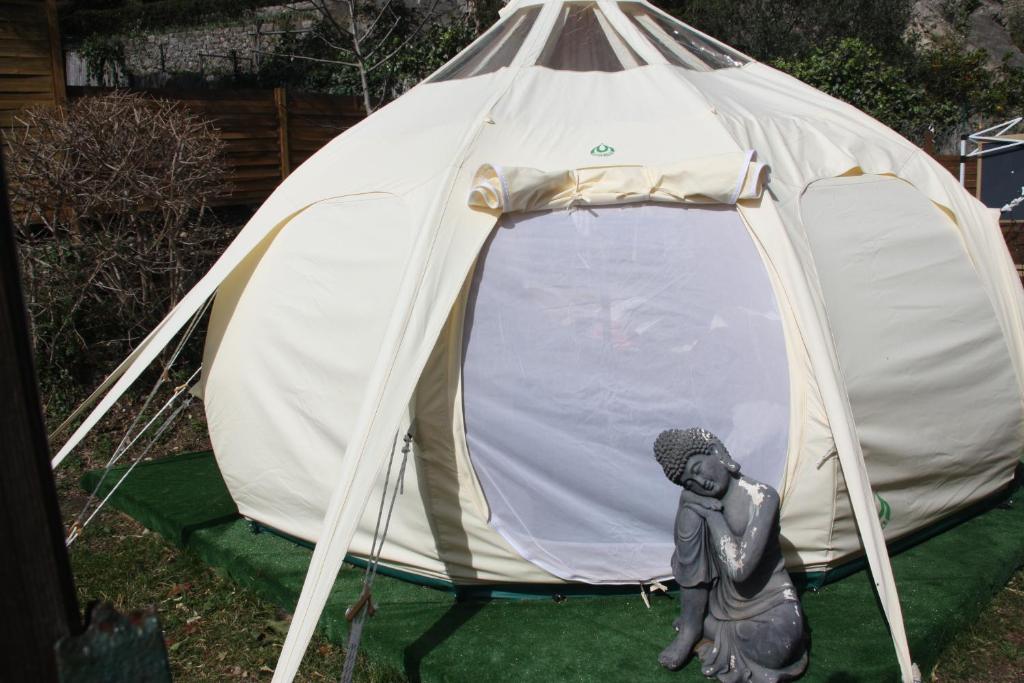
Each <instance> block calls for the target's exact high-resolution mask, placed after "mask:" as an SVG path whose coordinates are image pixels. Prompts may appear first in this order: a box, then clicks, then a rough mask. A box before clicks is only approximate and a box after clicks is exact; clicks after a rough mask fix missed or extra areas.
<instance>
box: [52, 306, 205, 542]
mask: <svg viewBox="0 0 1024 683" xmlns="http://www.w3.org/2000/svg"><path fill="white" fill-rule="evenodd" d="M212 302H213V297H212V296H210V297H207V299H206V301H205V302H204V303H203V305H202V306H200V307H199V310H197V311H196V312H195V313H194V314H193V315H192V317H191V318H190V319H189V322H188V325H187V326H186V328H185V331H184V332H183V333H182V335H181V338H180V339H179V340H178V344H177V346H175V347H174V351H173V352H172V353H171V355H170V356H169V357H168V359H167V361H166V362H165V363H164V365H163V367H162V368H161V369H160V375H159V376H158V377H157V379H156V382H154V383H153V388H152V389H150V391H149V394H148V395H147V396H146V400H145V401H143V403H142V407H141V408H140V409H139V411H138V412H137V413H136V414H135V417H134V418H133V419H132V421H131V424H129V425H128V428H127V429H125V432H124V435H123V436H122V437H121V441H120V443H118V445H117V448H115V449H114V451H113V453H112V454H111V456H110V458H109V459H108V460H107V463H106V465H105V466H104V467H103V474H102V475H101V476H100V480H99V482H98V483H97V484H96V487H95V488H94V489H93V490H92V491H91V492H90V493H89V497H88V498H87V499H86V501H85V504H84V505H83V506H82V510H81V511H80V512H79V513H78V515H77V516H76V517H75V521H74V522H72V524H71V531H70V532H69V533H68V536H67V538H66V539H65V544H67V545H68V546H70V545H71V544H72V543H74V542H75V539H77V538H78V537H79V536H80V535H81V532H82V531H83V530H84V529H85V527H86V526H87V525H88V523H89V522H90V521H92V519H93V518H94V517H95V516H96V513H97V512H99V510H100V508H102V507H103V505H104V504H105V503H106V502H107V500H109V498H110V495H109V494H108V496H107V497H106V498H104V499H103V501H102V502H101V503H100V504H99V506H98V507H97V508H96V510H95V511H94V512H93V513H92V515H90V516H89V518H88V519H85V516H86V515H87V514H88V512H89V506H90V505H92V503H93V501H95V500H96V497H97V494H98V493H99V490H100V487H102V486H103V482H105V481H106V479H107V476H108V475H109V474H110V471H111V469H112V468H113V467H114V465H116V464H117V462H118V461H119V460H120V459H121V458H122V457H123V456H124V454H125V453H127V452H128V450H129V449H131V447H132V446H134V445H135V443H136V442H137V441H138V440H139V439H140V438H142V436H143V435H144V434H145V433H146V432H147V431H148V430H149V428H150V427H152V426H153V424H154V423H155V422H156V421H157V419H159V418H160V416H161V415H163V414H164V412H165V411H166V410H167V409H168V408H170V406H171V405H172V404H173V403H174V402H175V401H177V400H178V399H179V398H181V396H182V395H183V394H184V393H185V389H188V388H189V387H190V386H191V384H192V382H193V381H194V380H195V378H196V376H197V375H199V373H200V372H201V371H202V366H200V367H199V368H198V369H197V370H196V371H195V372H193V373H192V375H191V376H190V377H189V378H188V379H187V380H186V381H185V383H184V384H182V385H180V386H178V387H177V388H175V390H174V393H173V394H171V397H170V398H169V399H168V400H167V401H166V402H165V403H164V404H163V406H161V407H160V409H159V410H158V411H157V412H156V414H155V415H153V417H152V418H150V420H149V421H148V422H147V423H146V424H145V426H143V427H142V429H140V430H139V431H138V432H137V433H135V436H132V432H133V431H134V430H135V428H136V427H138V425H139V423H140V422H141V421H142V419H143V416H144V415H145V414H146V411H147V410H148V409H149V406H150V404H151V403H152V402H153V399H154V398H155V397H156V395H157V392H158V391H159V390H160V387H162V386H163V385H164V383H165V382H167V380H168V379H170V371H171V368H172V367H173V366H174V363H175V362H176V361H177V360H178V357H179V356H180V355H181V352H182V351H183V350H184V349H185V345H186V344H187V343H188V340H189V339H190V338H191V337H192V334H193V333H194V332H195V331H196V328H197V327H198V326H199V321H200V320H202V318H203V316H204V315H206V311H207V310H209V308H210V304H211V303H212ZM191 402H192V400H191V398H189V400H188V401H186V403H185V405H188V404H191ZM178 412H180V409H179V410H178V411H176V412H175V413H173V414H172V415H171V417H169V418H168V419H167V420H166V421H165V422H164V424H163V426H161V427H160V428H159V429H158V430H157V436H156V437H154V439H153V440H151V441H150V444H149V446H147V448H146V451H145V452H146V453H148V452H149V449H150V448H152V447H153V444H155V443H156V438H159V436H161V435H163V433H164V431H166V428H167V426H168V424H169V423H170V422H171V421H173V420H174V419H175V418H176V417H177V415H178ZM141 457H142V456H140V458H141ZM138 462H139V460H138V459H137V460H136V461H135V463H134V464H133V465H132V466H131V467H130V468H129V469H128V472H131V470H132V469H134V468H135V465H136V464H138ZM128 472H125V473H124V475H123V476H122V477H121V479H120V480H119V481H118V483H117V484H116V485H115V486H114V489H113V490H116V489H117V487H119V486H120V485H121V482H122V481H124V479H125V478H126V477H127V476H128ZM113 490H112V491H111V493H112V492H113ZM83 520H84V522H83Z"/></svg>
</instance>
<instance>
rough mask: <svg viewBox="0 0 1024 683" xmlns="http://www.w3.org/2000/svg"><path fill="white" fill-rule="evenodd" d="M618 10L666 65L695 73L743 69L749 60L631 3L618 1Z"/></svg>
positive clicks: (684, 26)
mask: <svg viewBox="0 0 1024 683" xmlns="http://www.w3.org/2000/svg"><path fill="white" fill-rule="evenodd" d="M619 8H620V9H621V10H622V12H623V13H624V14H625V15H626V16H627V17H629V20H630V21H632V22H633V24H635V25H636V27H637V28H638V29H639V30H640V32H641V33H642V34H643V35H644V37H646V38H647V39H648V40H649V41H650V42H651V43H652V44H653V45H654V47H656V48H657V49H658V51H659V52H661V54H662V55H663V56H664V57H665V59H666V60H668V62H669V64H674V65H676V66H681V67H684V68H687V69H693V70H695V71H709V70H712V69H727V68H730V67H736V66H743V65H744V64H746V63H747V62H748V61H749V60H748V59H747V58H746V57H744V56H743V55H741V54H740V53H738V52H736V51H734V50H730V49H728V48H727V47H725V46H724V45H720V44H718V43H716V42H714V41H712V40H710V39H708V38H706V37H705V36H703V35H701V34H700V33H698V32H697V31H694V30H693V29H692V28H690V27H688V26H686V25H685V24H681V23H679V22H677V21H673V20H672V19H669V18H668V17H666V16H663V15H661V14H657V13H655V12H651V11H650V10H648V9H647V8H646V7H644V6H643V5H640V4H638V3H635V2H621V3H619Z"/></svg>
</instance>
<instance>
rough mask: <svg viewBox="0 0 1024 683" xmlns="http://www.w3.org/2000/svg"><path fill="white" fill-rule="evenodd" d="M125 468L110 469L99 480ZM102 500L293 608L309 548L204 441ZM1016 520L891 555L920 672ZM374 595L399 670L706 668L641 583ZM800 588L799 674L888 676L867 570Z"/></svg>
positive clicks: (544, 676)
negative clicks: (551, 595)
mask: <svg viewBox="0 0 1024 683" xmlns="http://www.w3.org/2000/svg"><path fill="white" fill-rule="evenodd" d="M122 473H123V470H115V471H114V472H113V476H109V477H108V478H107V482H105V483H104V487H105V488H106V487H109V486H112V485H113V484H115V483H116V482H117V480H118V479H119V477H120V476H121V474H122ZM99 475H100V473H99V472H92V473H88V474H86V476H85V478H84V483H85V484H86V486H88V485H90V484H91V485H93V486H95V484H96V482H97V481H98V480H99ZM107 490H109V488H107ZM111 505H112V506H114V507H116V508H118V509H120V510H121V511H123V512H126V513H128V514H129V515H131V516H133V517H135V518H136V519H138V520H139V521H140V522H142V523H143V524H145V525H146V526H147V527H149V528H151V529H153V530H154V531H157V532H158V533H160V534H162V535H163V536H164V537H166V538H167V539H169V540H170V541H172V542H173V543H175V544H177V545H180V546H183V547H184V548H186V549H187V551H188V552H191V553H194V554H195V555H197V556H198V557H200V558H201V559H202V560H204V561H205V562H207V563H209V564H210V565H212V566H214V567H216V568H217V569H218V570H219V571H220V572H221V573H223V574H226V575H227V576H228V577H229V578H231V579H233V580H234V581H235V582H237V583H238V584H240V585H241V586H243V587H245V588H248V589H250V590H252V591H254V592H255V593H257V594H258V595H260V596H261V597H262V598H264V599H266V600H268V601H271V602H273V603H275V604H277V605H280V606H282V607H284V608H285V609H291V608H292V607H294V605H295V601H296V599H297V597H298V594H299V590H300V589H301V587H302V581H303V578H304V577H305V573H306V568H307V566H308V564H309V558H310V554H311V553H310V551H309V550H308V549H307V548H304V547H302V546H299V545H297V544H295V543H292V542H290V541H287V540H285V539H282V538H280V537H278V536H276V535H274V534H270V533H261V534H253V533H252V531H251V529H250V526H249V524H248V523H247V522H246V521H245V520H243V519H241V518H240V517H239V516H238V514H237V511H236V509H235V505H234V502H233V501H232V500H231V497H230V496H229V494H228V492H227V488H226V487H225V486H224V482H223V479H222V478H221V476H220V471H219V470H218V469H217V465H216V462H215V461H214V459H213V456H212V455H211V454H209V453H194V454H186V455H181V456H173V457H170V458H165V459H161V460H156V461H152V462H147V463H143V464H141V465H139V466H138V467H137V468H136V470H135V472H134V473H133V474H132V476H131V478H130V479H128V481H126V482H125V484H124V485H123V486H122V487H121V488H120V489H119V490H118V492H117V494H115V495H114V497H113V498H112V499H111ZM1022 529H1024V499H1022V498H1021V496H1016V497H1015V498H1014V500H1013V502H1012V503H1009V504H1007V505H1004V506H1002V507H998V506H997V507H996V509H993V510H990V511H989V512H988V513H986V514H982V515H978V516H976V517H974V518H973V519H970V520H967V521H966V522H964V523H963V524H961V525H960V526H958V527H957V528H954V529H951V530H950V531H949V532H947V533H944V534H941V535H938V536H935V537H933V538H931V539H930V540H928V541H927V542H924V543H919V544H918V545H916V546H915V547H913V548H911V549H909V550H907V551H906V552H903V553H901V554H900V555H898V556H896V557H895V558H894V562H893V564H894V569H895V572H896V575H897V577H898V579H899V581H900V585H901V587H902V588H903V589H904V590H903V591H902V596H903V597H902V602H903V604H904V608H905V612H906V616H907V621H908V625H909V626H911V634H912V635H911V647H912V648H913V651H914V653H915V657H916V659H917V661H918V662H919V663H920V664H921V668H922V670H923V671H924V672H925V674H926V675H928V673H929V671H930V669H931V668H932V667H933V666H934V664H935V662H936V660H937V659H938V656H939V654H940V653H941V652H942V649H943V648H944V647H946V646H947V645H948V644H949V643H950V642H952V640H953V639H954V638H955V637H956V636H957V634H958V633H960V632H961V631H962V630H963V629H965V628H966V627H967V626H968V625H970V623H972V621H973V620H974V619H975V618H976V616H977V615H978V613H979V612H980V610H981V609H982V608H983V607H984V605H985V604H987V602H988V600H989V599H990V598H991V596H992V594H993V593H994V592H995V591H996V590H998V588H999V587H1000V586H1002V585H1004V584H1005V582H1006V581H1007V580H1008V579H1009V578H1010V576H1012V574H1013V572H1014V571H1016V569H1017V568H1018V567H1020V566H1021V565H1022V564H1024V534H1022V533H1021V530H1022ZM362 576H363V571H362V570H361V569H358V568H356V567H353V566H351V565H345V566H344V567H343V568H342V570H341V572H340V573H339V576H338V580H337V583H336V584H335V589H334V591H333V593H332V597H331V599H330V600H329V602H328V606H327V609H326V610H325V611H324V615H323V619H322V620H321V622H320V629H321V631H322V632H323V633H325V634H326V636H327V638H328V639H330V640H332V641H334V642H337V643H344V642H345V637H346V634H347V625H346V622H345V620H344V617H343V613H344V609H345V607H346V606H347V603H348V601H350V600H351V597H352V596H354V595H356V594H357V593H358V587H359V584H360V582H361V581H362ZM374 595H375V599H376V601H377V603H378V605H379V606H380V611H379V612H378V613H377V615H376V616H375V617H374V618H373V619H371V620H370V621H369V622H368V624H367V630H366V632H365V636H364V639H363V651H364V652H365V653H366V656H367V657H368V658H369V659H370V660H372V662H373V663H374V665H375V666H377V667H379V668H380V669H381V670H387V671H393V672H394V673H395V674H397V675H399V676H403V677H405V678H407V679H410V680H420V681H424V682H429V681H439V680H448V681H459V680H466V681H469V680H475V679H476V678H477V677H478V672H479V671H481V670H483V669H484V668H485V667H486V668H487V669H488V670H489V671H492V672H496V673H495V680H499V681H505V680H508V681H512V680H516V681H528V682H533V681H536V682H540V681H549V680H569V679H572V680H609V679H615V678H616V677H620V676H621V672H622V671H624V670H629V671H631V672H632V674H634V675H631V678H632V679H633V680H637V681H661V680H664V681H666V683H667V682H668V681H669V680H671V681H674V682H675V683H691V682H694V683H695V682H696V681H701V680H705V679H704V678H703V677H702V676H701V674H700V671H699V669H697V668H693V667H690V668H689V669H687V670H684V671H682V672H680V673H677V674H674V673H670V672H667V671H664V670H663V669H661V667H659V666H658V663H657V653H658V652H659V651H660V649H661V647H663V646H664V644H665V643H666V642H668V640H669V639H671V630H672V629H671V623H672V618H673V616H674V615H675V614H676V613H677V612H678V602H677V600H676V599H675V598H670V597H668V596H664V595H655V596H652V598H651V607H650V609H648V608H647V607H646V606H645V605H644V603H643V602H642V601H641V599H640V596H639V595H638V591H637V592H634V593H633V595H632V596H628V595H627V596H599V597H594V598H589V599H586V600H566V601H563V602H561V603H556V602H554V601H552V600H487V599H478V600H470V599H462V598H460V597H456V596H452V595H451V594H449V593H447V592H444V591H439V590H427V589H425V588H423V587H422V586H417V585H413V584H410V583H408V582H405V581H399V580H395V579H392V578H390V577H387V576H381V577H378V579H377V582H376V583H375V585H374ZM801 600H802V602H803V604H804V608H805V611H806V613H807V618H808V623H809V625H810V628H811V629H812V638H813V644H812V651H811V665H810V669H809V670H808V673H807V676H806V677H805V678H804V679H803V680H805V681H819V682H824V681H829V680H832V681H834V680H839V679H840V678H842V680H847V681H865V682H867V681H879V680H895V679H896V678H897V677H898V669H897V667H896V662H895V661H893V658H892V656H891V654H890V649H891V644H890V640H889V634H888V632H887V630H886V627H885V623H884V620H883V617H882V614H881V611H880V610H879V608H878V605H877V602H876V600H875V597H874V593H873V591H872V583H871V579H870V576H869V575H868V573H867V572H857V573H855V574H853V575H852V576H849V577H848V578H846V579H845V580H843V581H838V582H835V583H832V584H829V585H826V586H824V587H823V588H822V589H820V590H818V591H816V592H811V591H808V592H805V593H804V594H803V595H802V597H801ZM581 625H582V626H583V627H584V631H581V630H580V629H581ZM581 633H584V634H585V637H584V638H581V637H580V634H581Z"/></svg>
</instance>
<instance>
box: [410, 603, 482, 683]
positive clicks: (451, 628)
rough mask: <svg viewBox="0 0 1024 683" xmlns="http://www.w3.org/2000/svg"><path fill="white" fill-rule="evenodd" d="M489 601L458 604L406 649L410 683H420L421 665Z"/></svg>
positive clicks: (450, 608)
mask: <svg viewBox="0 0 1024 683" xmlns="http://www.w3.org/2000/svg"><path fill="white" fill-rule="evenodd" d="M488 602H490V601H489V600H473V601H471V602H456V603H454V604H453V605H452V606H451V607H449V608H448V611H446V612H445V613H444V614H442V615H441V618H440V619H438V620H437V621H436V622H434V624H433V625H432V626H431V627H430V628H428V629H427V630H426V631H425V632H424V633H423V635H421V636H420V637H419V638H417V639H416V641H415V642H413V643H412V644H411V645H409V646H408V647H407V648H405V651H404V653H403V664H404V667H405V675H406V676H407V677H408V679H409V681H410V683H419V682H420V680H421V678H420V665H421V663H422V662H423V660H424V658H426V657H427V656H428V655H429V654H430V653H431V652H433V651H434V650H435V649H436V648H437V647H439V646H440V645H441V644H442V643H443V642H444V641H446V640H447V639H448V638H449V637H450V636H451V635H452V634H453V633H455V632H456V631H457V630H458V629H459V628H461V627H462V626H463V625H464V624H465V623H466V622H468V621H469V620H470V619H472V618H473V617H474V616H476V615H477V613H479V612H480V610H482V609H483V608H484V607H486V606H487V603H488Z"/></svg>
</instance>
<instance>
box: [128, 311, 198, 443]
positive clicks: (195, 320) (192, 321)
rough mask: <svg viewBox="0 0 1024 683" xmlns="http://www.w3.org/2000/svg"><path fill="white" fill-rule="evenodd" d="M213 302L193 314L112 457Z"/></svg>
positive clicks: (135, 423)
mask: <svg viewBox="0 0 1024 683" xmlns="http://www.w3.org/2000/svg"><path fill="white" fill-rule="evenodd" d="M211 302H213V297H209V298H207V299H206V303H204V304H203V305H202V306H201V307H200V308H199V310H198V311H196V312H195V313H194V314H193V315H192V318H191V319H190V320H189V322H188V327H186V328H185V332H184V333H183V334H182V335H181V339H179V340H178V345H177V346H176V347H175V348H174V351H173V352H172V353H171V355H170V357H169V358H168V359H167V362H165V363H164V366H163V368H161V369H160V375H159V376H158V377H157V378H156V382H154V383H153V388H152V389H150V391H149V395H148V396H146V400H145V401H143V403H142V407H141V408H140V409H139V412H138V413H136V414H135V419H133V420H132V423H131V424H130V425H128V429H126V430H125V432H124V436H123V437H121V443H119V444H118V445H117V448H115V449H114V456H112V457H111V459H112V460H113V459H114V458H115V457H119V456H118V451H119V450H121V449H122V448H125V441H127V440H128V435H129V434H131V432H132V430H133V429H135V427H136V426H138V424H139V421H140V420H141V419H142V416H143V415H145V414H146V409H147V408H149V404H150V403H151V402H152V401H153V397H155V396H156V393H157V391H159V390H160V387H162V386H163V385H164V382H166V381H167V380H168V379H169V373H170V371H171V367H172V366H173V365H174V363H175V361H177V360H178V356H180V355H181V352H182V350H184V348H185V344H186V343H187V342H188V340H189V339H190V338H191V337H192V333H193V332H195V330H196V327H197V326H198V325H199V321H200V320H201V319H202V318H203V316H204V315H205V314H206V311H207V309H208V308H209V307H210V303H211Z"/></svg>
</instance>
